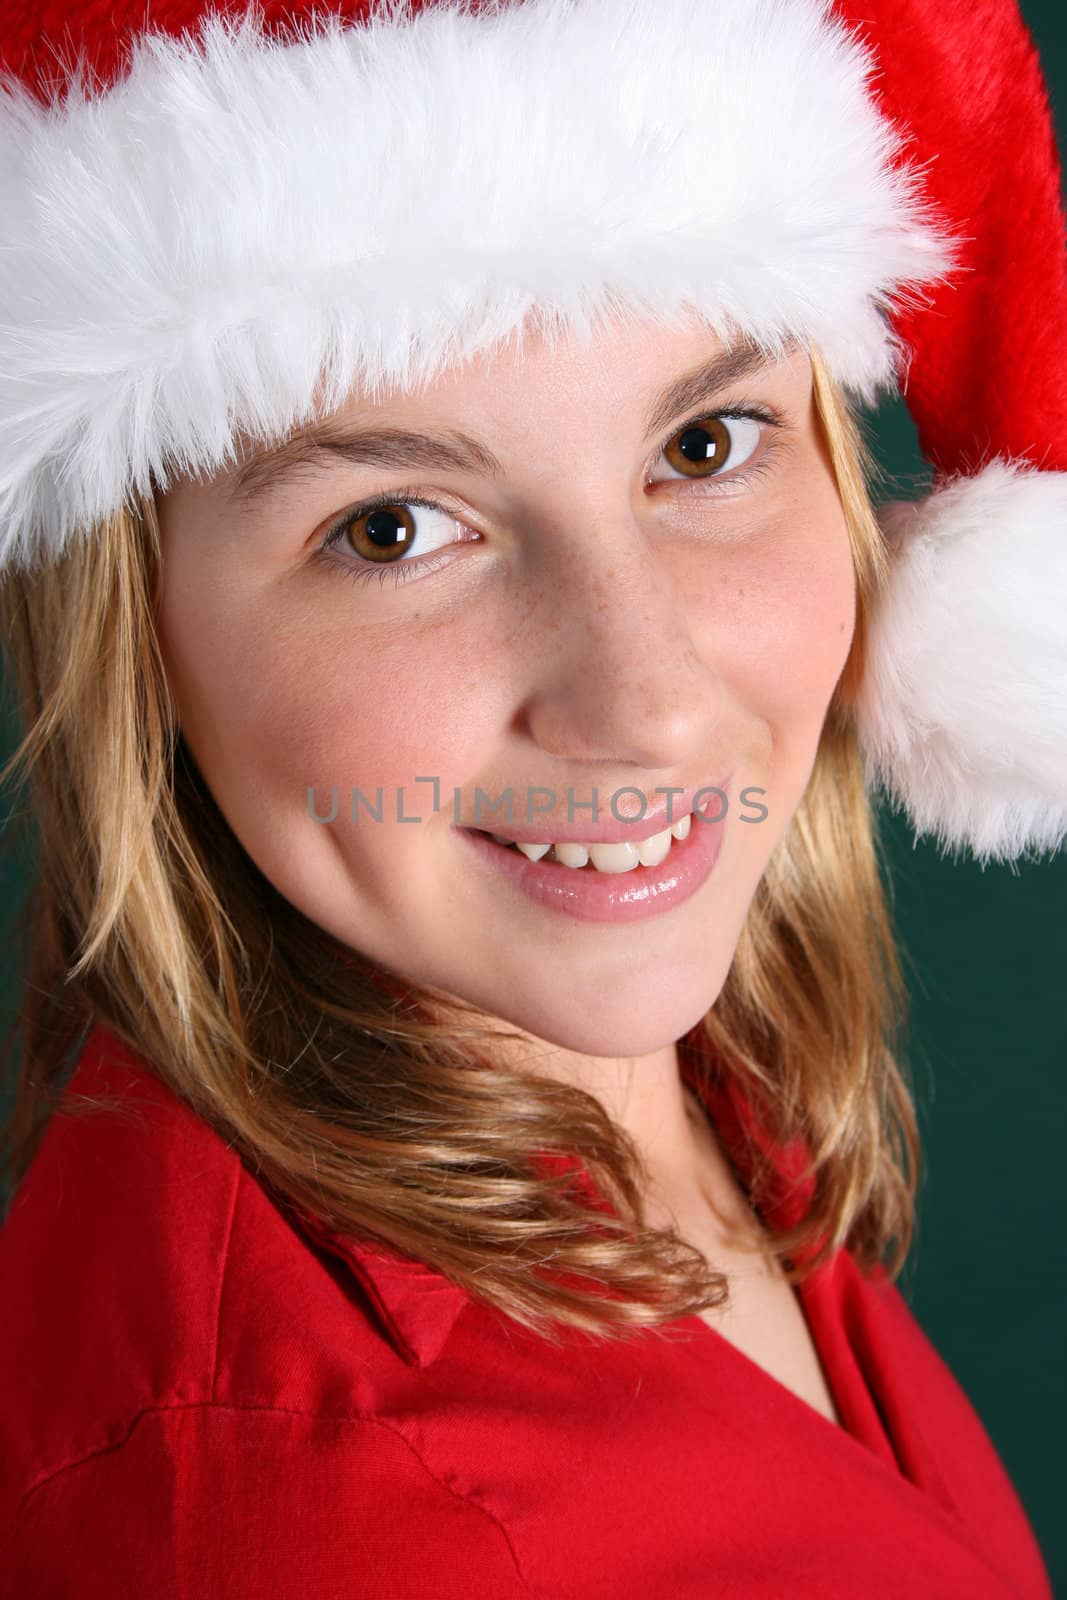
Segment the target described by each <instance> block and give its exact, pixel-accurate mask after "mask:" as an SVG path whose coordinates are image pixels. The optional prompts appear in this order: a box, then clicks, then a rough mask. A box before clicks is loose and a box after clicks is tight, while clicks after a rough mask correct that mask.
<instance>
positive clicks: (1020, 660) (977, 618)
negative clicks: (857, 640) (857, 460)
mask: <svg viewBox="0 0 1067 1600" xmlns="http://www.w3.org/2000/svg"><path fill="white" fill-rule="evenodd" d="M878 517H879V522H880V523H881V526H882V528H883V531H884V532H885V534H886V538H887V542H888V545H889V559H890V563H891V569H892V570H891V575H890V578H889V581H888V583H887V585H886V588H885V589H884V591H883V592H882V594H881V595H880V596H879V599H878V601H877V602H876V604H875V606H874V608H873V614H872V617H871V628H870V637H869V648H868V657H867V667H866V671H865V674H864V680H863V685H862V689H861V692H860V696H859V699H858V701H857V706H856V715H857V727H858V732H859V738H860V743H861V746H862V749H863V754H864V760H865V764H866V774H867V782H868V786H869V787H871V788H874V787H876V786H878V787H881V788H882V789H884V790H885V792H886V793H887V795H888V796H889V798H890V799H891V800H892V801H894V802H895V803H896V804H898V805H899V806H902V807H903V808H904V810H905V811H906V812H907V813H908V816H909V818H910V821H911V823H912V826H913V827H914V830H915V832H916V834H917V835H919V836H921V835H923V834H927V833H931V834H934V835H935V836H936V838H937V840H938V843H939V844H940V846H941V847H942V849H949V848H953V847H955V848H956V849H961V848H963V849H967V850H969V851H970V852H971V853H972V854H973V855H974V856H975V857H977V858H978V859H979V860H980V861H983V862H984V861H986V860H988V859H990V858H992V859H999V860H1012V859H1014V858H1016V857H1018V856H1021V855H1023V854H1024V853H1026V852H1036V853H1041V852H1044V851H1052V850H1055V849H1057V848H1058V847H1059V845H1060V844H1061V843H1062V841H1063V839H1064V838H1065V836H1067V473H1063V472H1042V471H1040V470H1038V469H1036V468H1034V467H1032V466H1030V465H1028V464H1026V463H1021V462H1014V461H1007V460H1000V459H998V460H994V461H991V462H989V463H988V465H986V466H985V467H983V468H982V469H981V471H979V472H977V473H976V474H975V475H974V476H973V477H963V478H956V479H952V480H950V481H949V482H947V483H945V484H944V485H942V486H940V487H938V488H935V489H934V490H933V491H932V492H931V493H930V494H929V495H927V496H926V497H925V498H924V499H922V500H920V501H918V502H915V503H912V502H905V501H890V502H888V503H886V504H885V505H883V506H881V507H879V511H878Z"/></svg>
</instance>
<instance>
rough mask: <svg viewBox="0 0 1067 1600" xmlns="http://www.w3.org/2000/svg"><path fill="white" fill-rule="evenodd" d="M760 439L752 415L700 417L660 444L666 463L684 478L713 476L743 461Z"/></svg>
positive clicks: (741, 463)
mask: <svg viewBox="0 0 1067 1600" xmlns="http://www.w3.org/2000/svg"><path fill="white" fill-rule="evenodd" d="M759 440H760V423H759V421H758V420H757V419H756V418H754V417H745V416H731V417H727V416H715V417H704V418H703V419H702V420H701V421H700V422H690V423H687V424H686V426H685V427H684V428H683V429H682V430H681V431H680V432H679V433H676V434H674V435H673V436H672V437H671V438H670V439H668V440H667V443H666V444H665V445H664V447H663V450H662V452H661V454H662V455H663V457H664V459H665V460H666V461H667V464H668V465H669V466H671V467H673V468H674V469H675V471H676V472H678V473H680V474H681V475H682V477H685V478H696V479H699V478H713V477H715V476H717V475H720V474H721V473H722V472H723V471H724V469H726V468H729V469H731V470H732V469H733V468H734V467H739V466H741V465H743V463H744V462H746V461H747V460H748V459H749V457H750V456H751V455H752V452H753V451H754V450H755V449H756V446H757V445H758V444H759Z"/></svg>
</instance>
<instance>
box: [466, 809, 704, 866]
mask: <svg viewBox="0 0 1067 1600" xmlns="http://www.w3.org/2000/svg"><path fill="white" fill-rule="evenodd" d="M691 823H692V816H691V814H690V813H689V812H687V813H686V814H685V816H684V817H679V819H678V821H677V822H675V823H672V824H671V826H670V827H667V828H664V829H662V830H661V831H660V832H659V833H654V834H652V835H651V836H650V837H649V838H647V839H639V840H635V841H634V842H633V843H631V842H630V841H629V840H627V841H626V842H624V843H619V844H606V843H597V842H595V841H590V842H589V843H588V844H579V843H566V844H562V843H561V844H556V843H551V842H541V843H526V842H525V841H523V842H522V843H517V842H516V841H515V840H514V839H507V838H504V837H503V836H501V835H500V834H497V833H490V832H489V831H488V830H487V829H484V828H472V829H471V830H470V831H471V832H472V833H480V834H481V836H482V838H483V839H490V840H492V842H493V843H494V844H497V845H499V846H500V847H501V848H502V849H504V850H512V851H518V852H519V853H521V854H522V855H524V856H525V857H526V858H527V860H529V861H543V862H544V863H545V864H546V865H547V864H549V863H552V864H556V865H559V866H561V867H564V868H566V869H567V870H568V871H571V872H601V873H607V874H620V873H626V872H640V871H641V870H642V869H643V868H649V867H659V866H662V864H663V862H664V861H666V860H667V858H668V856H669V855H670V854H671V852H672V850H675V849H676V848H677V847H678V845H679V844H681V843H682V842H683V841H684V840H685V839H686V837H687V836H688V834H689V830H690V826H691Z"/></svg>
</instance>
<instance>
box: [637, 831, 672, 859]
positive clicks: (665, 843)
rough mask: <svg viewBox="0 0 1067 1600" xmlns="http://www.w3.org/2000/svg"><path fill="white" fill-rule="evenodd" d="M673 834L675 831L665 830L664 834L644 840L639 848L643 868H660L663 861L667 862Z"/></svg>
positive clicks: (655, 834) (654, 835) (638, 852)
mask: <svg viewBox="0 0 1067 1600" xmlns="http://www.w3.org/2000/svg"><path fill="white" fill-rule="evenodd" d="M672 833H673V829H671V828H664V830H663V832H662V833H654V834H653V835H652V837H651V839H642V841H641V843H640V844H639V845H638V846H637V854H638V856H639V858H640V861H641V865H642V866H643V867H658V866H659V864H660V862H661V861H666V859H667V854H668V852H669V850H670V848H671V835H672Z"/></svg>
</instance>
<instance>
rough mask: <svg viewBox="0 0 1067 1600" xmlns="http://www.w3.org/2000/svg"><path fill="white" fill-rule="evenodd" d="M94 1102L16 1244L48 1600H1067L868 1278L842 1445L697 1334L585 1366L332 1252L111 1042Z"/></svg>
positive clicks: (82, 1073)
mask: <svg viewBox="0 0 1067 1600" xmlns="http://www.w3.org/2000/svg"><path fill="white" fill-rule="evenodd" d="M71 1092H74V1093H79V1092H84V1093H87V1094H91V1095H93V1096H96V1095H100V1094H102V1093H105V1094H108V1095H110V1096H112V1097H113V1098H114V1099H115V1100H116V1102H118V1101H121V1106H120V1105H119V1104H117V1103H116V1106H115V1108H114V1109H109V1110H107V1111H105V1112H102V1113H96V1114H92V1115H89V1116H78V1117H68V1116H65V1115H63V1114H62V1113H59V1114H57V1115H56V1116H55V1117H54V1118H53V1119H52V1121H51V1122H50V1124H49V1126H48V1129H47V1131H46V1133H45V1136H44V1139H43V1141H42V1143H41V1146H40V1149H39V1151H38V1154H37V1156H36V1158H35V1160H34V1162H33V1165H32V1167H31V1169H30V1171H29V1173H28V1174H27V1176H26V1178H25V1180H24V1182H23V1183H22V1185H21V1186H20V1188H19V1190H18V1192H17V1194H16V1197H15V1200H14V1203H13V1206H12V1209H11V1212H10V1215H9V1217H8V1220H7V1222H6V1224H5V1226H4V1228H3V1230H2V1232H0V1274H2V1284H3V1298H4V1304H5V1306H6V1308H7V1309H6V1313H5V1316H4V1318H3V1319H2V1322H0V1390H2V1404H0V1439H2V1449H0V1539H2V1543H0V1572H2V1573H3V1575H4V1583H5V1585H6V1592H8V1593H10V1594H12V1595H13V1596H19V1597H20V1600H21V1597H25V1600H30V1597H33V1600H60V1597H62V1600H72V1597H75V1596H76V1597H77V1600H97V1597H99V1600H104V1597H106V1600H116V1597H119V1596H121V1597H123V1600H125V1597H130V1600H133V1597H138V1600H140V1597H142V1596H145V1597H147V1596H151V1597H153V1600H193V1597H196V1600H200V1597H209V1596H210V1597H216V1596H217V1597H225V1600H280V1597H286V1600H289V1597H292V1600H297V1597H299V1600H305V1597H308V1596H313V1597H314V1600H361V1597H367V1600H370V1597H374V1600H382V1597H385V1600H426V1597H429V1596H432V1597H433V1600H482V1597H489V1600H510V1597H512V1596H516V1597H517V1596H520V1595H523V1596H540V1597H542V1600H708V1597H710V1596H715V1597H716V1600H718V1597H723V1600H725V1597H726V1596H730V1597H734V1596H736V1597H743V1600H757V1597H758V1600H783V1597H785V1596H788V1597H789V1600H807V1597H811V1600H815V1597H818V1600H836V1597H842V1600H845V1597H848V1600H856V1597H857V1596H863V1600H877V1597H881V1596H884V1597H887V1600H888V1597H892V1600H900V1596H902V1595H906V1596H907V1597H908V1600H933V1597H937V1600H948V1597H952V1600H955V1597H964V1596H965V1597H966V1600H1009V1597H1014V1600H1048V1597H1049V1596H1050V1595H1051V1589H1050V1586H1049V1582H1048V1578H1047V1575H1046V1573H1045V1569H1044V1567H1043V1565H1042V1560H1041V1556H1040V1553H1039V1550H1038V1546H1037V1544H1036V1541H1035V1539H1034V1535H1033V1533H1032V1531H1031V1529H1030V1527H1029V1524H1028V1522H1027V1519H1026V1516H1025V1514H1024V1512H1023V1509H1022V1507H1021V1505H1020V1502H1019V1500H1018V1498H1017V1496H1016V1494H1015V1492H1014V1490H1013V1488H1012V1486H1011V1483H1010V1482H1009V1480H1008V1477H1007V1475H1006V1473H1005V1471H1004V1468H1003V1466H1002V1465H1001V1463H1000V1461H999V1459H998V1457H997V1455H996V1453H995V1452H994V1449H993V1446H992V1444H991V1443H990V1441H989V1438H988V1437H987V1435H986V1433H985V1431H984V1430H983V1428H982V1425H981V1423H980V1422H979V1420H978V1417H977V1416H976V1414H975V1412H974V1410H973V1409H972V1407H971V1406H970V1404H969V1403H968V1401H967V1399H966V1397H965V1396H964V1394H963V1392H962V1390H961V1389H960V1387H959V1385H958V1384H957V1383H956V1381H955V1380H954V1378H953V1377H952V1375H951V1373H950V1372H949V1370H948V1369H947V1367H946V1366H945V1364H944V1363H943V1362H942V1360H941V1359H940V1357H939V1356H938V1355H937V1353H936V1351H935V1350H934V1349H933V1347H932V1346H931V1344H930V1343H929V1341H928V1340H927V1339H926V1337H925V1336H924V1334H923V1333H922V1331H921V1330H920V1328H919V1327H918V1325H917V1323H916V1322H915V1320H914V1319H913V1317H912V1315H911V1313H910V1312H909V1310H908V1308H907V1305H906V1304H905V1302H904V1300H903V1298H902V1296H901V1295H900V1294H899V1293H898V1291H897V1290H896V1289H895V1288H894V1287H893V1286H892V1285H891V1284H889V1283H888V1281H886V1279H885V1277H884V1274H883V1273H878V1274H876V1276H875V1278H874V1279H873V1280H869V1279H866V1278H864V1276H863V1275H862V1274H861V1273H860V1271H859V1270H858V1268H857V1267H856V1266H855V1264H854V1262H853V1261H852V1259H851V1257H850V1256H849V1255H848V1254H847V1253H846V1252H844V1251H840V1252H838V1254H837V1255H836V1256H835V1257H834V1258H833V1259H832V1260H831V1261H830V1262H829V1263H828V1264H827V1265H826V1266H825V1267H823V1268H822V1269H821V1270H820V1271H819V1272H817V1273H816V1274H815V1275H814V1276H813V1277H812V1278H810V1279H809V1280H808V1282H807V1283H806V1284H804V1285H803V1286H801V1288H800V1290H799V1297H800V1301H801V1305H802V1308H803V1311H804V1314H805V1316H806V1318H807V1321H808V1324H809V1327H810V1329H811V1332H812V1336H813V1338H814V1341H815V1344H816V1347H817V1349H818V1353H819V1356H820V1359H821V1361H822V1364H823V1367H824V1370H825V1372H826V1375H827V1379H828V1382H829V1384H830V1387H831V1389H832V1391H833V1394H834V1398H835V1400H836V1402H837V1406H838V1411H839V1414H840V1416H841V1419H842V1422H843V1426H842V1427H837V1426H836V1425H835V1424H833V1423H831V1422H829V1421H828V1420H827V1419H826V1418H824V1417H823V1416H822V1415H821V1414H820V1413H819V1412H817V1411H816V1410H814V1408H813V1407H811V1406H809V1405H808V1404H807V1403H806V1402H805V1401H803V1400H801V1399H800V1398H799V1397H798V1396H796V1395H794V1394H793V1393H792V1391H791V1390H789V1389H787V1388H786V1387H785V1386H784V1385H783V1384H781V1383H779V1382H778V1380H777V1379H775V1378H773V1377H772V1376H770V1374H769V1373H767V1372H765V1371H764V1370H763V1368H762V1367H760V1366H759V1365H757V1363H755V1362H754V1361H752V1360H750V1359H749V1358H748V1357H747V1356H745V1355H744V1354H742V1353H741V1352H740V1351H739V1350H738V1349H737V1348H736V1347H735V1346H734V1345H733V1344H732V1343H730V1342H729V1341H728V1340H727V1339H725V1338H724V1337H723V1336H722V1335H720V1334H718V1333H717V1332H716V1331H715V1330H714V1329H713V1328H711V1327H710V1326H709V1325H708V1324H707V1323H705V1322H704V1321H703V1319H702V1318H700V1317H699V1316H689V1317H684V1318H681V1319H679V1320H678V1321H677V1322H674V1323H672V1324H670V1326H669V1328H666V1329H658V1330H649V1331H648V1333H647V1334H646V1335H644V1336H642V1337H641V1338H639V1339H638V1340H637V1341H635V1343H634V1344H632V1345H630V1346H628V1347H627V1346H607V1347H605V1346H601V1347H599V1348H597V1347H596V1346H595V1345H594V1344H593V1342H592V1341H591V1340H590V1339H588V1338H587V1337H585V1336H582V1335H580V1334H574V1335H568V1336H567V1339H566V1343H565V1344H564V1345H563V1346H561V1347H560V1348H559V1349H554V1348H553V1347H551V1346H549V1345H548V1344H547V1343H546V1342H545V1341H543V1340H540V1339H538V1338H536V1337H535V1336H533V1335H530V1334H528V1333H527V1332H526V1331H525V1330H524V1329H521V1328H519V1327H518V1326H517V1325H515V1324H512V1323H510V1322H508V1321H507V1320H506V1319H504V1318H502V1317H500V1316H499V1314H497V1313H496V1312H494V1311H493V1310H492V1309H491V1308H488V1307H484V1306H482V1305H480V1304H479V1303H478V1302H476V1301H474V1300H473V1299H471V1298H470V1297H469V1296H468V1295H467V1294H466V1293H465V1292H464V1291H463V1290H461V1289H460V1288H458V1287H456V1286H455V1285H454V1284H452V1283H451V1282H450V1281H449V1280H447V1279H446V1278H444V1277H443V1276H442V1275H441V1274H439V1273H437V1272H435V1271H431V1270H429V1269H428V1268H427V1267H425V1266H422V1265H421V1264H419V1263H418V1262H415V1261H412V1260H408V1259H406V1258H403V1257H401V1256H399V1255H396V1254H394V1253H392V1252H387V1251H384V1250H380V1249H372V1248H370V1247H369V1246H368V1245H364V1244H360V1243H357V1242H355V1241H353V1240H351V1239H342V1238H339V1237H336V1236H332V1235H327V1234H325V1233H324V1232H322V1231H321V1230H317V1229H315V1228H314V1227H313V1226H311V1225H309V1226H308V1228H307V1230H306V1231H305V1229H304V1228H303V1226H302V1225H297V1224H295V1223H294V1222H293V1221H292V1220H289V1219H287V1218H286V1217H285V1216H283V1214H282V1212H281V1211H280V1210H279V1208H278V1207H277V1206H276V1204H274V1203H273V1202H272V1200H271V1199H270V1198H269V1197H268V1195H267V1193H266V1191H265V1190H264V1189H263V1188H262V1187H261V1185H260V1184H258V1183H257V1181H256V1179H255V1177H254V1176H253V1175H252V1173H251V1172H250V1171H249V1170H247V1169H246V1168H245V1167H244V1166H243V1165H242V1163H241V1162H240V1160H239V1159H238V1157H237V1155H236V1154H235V1152H234V1151H233V1150H232V1149H230V1148H229V1147H228V1146H227V1145H226V1144H225V1143H224V1142H223V1141H222V1140H221V1139H220V1138H219V1137H218V1135H217V1134H216V1133H215V1132H214V1131H213V1130H212V1129H210V1128H209V1127H208V1126H207V1124H206V1123H204V1122H203V1121H202V1120H201V1119H200V1118H199V1117H197V1116H196V1115H195V1114H194V1113H193V1112H192V1111H191V1110H190V1109H188V1108H187V1107H186V1106H185V1105H184V1103H183V1102H181V1101H179V1100H178V1099H176V1097H175V1096H174V1095H173V1094H172V1093H171V1092H170V1091H169V1090H168V1089H166V1088H165V1087H164V1086H163V1085H162V1084H161V1083H160V1082H159V1081H158V1080H157V1079H156V1078H155V1077H154V1076H153V1075H152V1074H151V1072H150V1071H148V1070H146V1069H145V1067H144V1064H143V1063H141V1062H140V1061H139V1060H138V1058H136V1057H135V1056H133V1055H131V1054H130V1053H129V1052H128V1051H127V1050H126V1049H125V1048H124V1047H123V1046H122V1044H121V1043H120V1042H119V1041H118V1040H117V1039H115V1037H114V1036H113V1035H112V1034H110V1033H109V1032H108V1031H107V1030H105V1029H104V1028H103V1027H101V1026H97V1027H96V1028H95V1029H94V1030H93V1031H92V1033H91V1034H90V1036H89V1038H88V1040H87V1041H86V1044H85V1046H84V1048H83V1050H82V1053H81V1056H80V1059H79V1062H78V1066H77V1070H76V1072H75V1074H74V1076H73V1078H72V1080H71V1083H70V1084H69V1086H68V1090H67V1093H68V1095H69V1094H70V1093H71ZM720 1109H722V1108H720ZM727 1110H728V1108H727ZM716 1126H717V1127H718V1122H717V1123H716Z"/></svg>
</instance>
